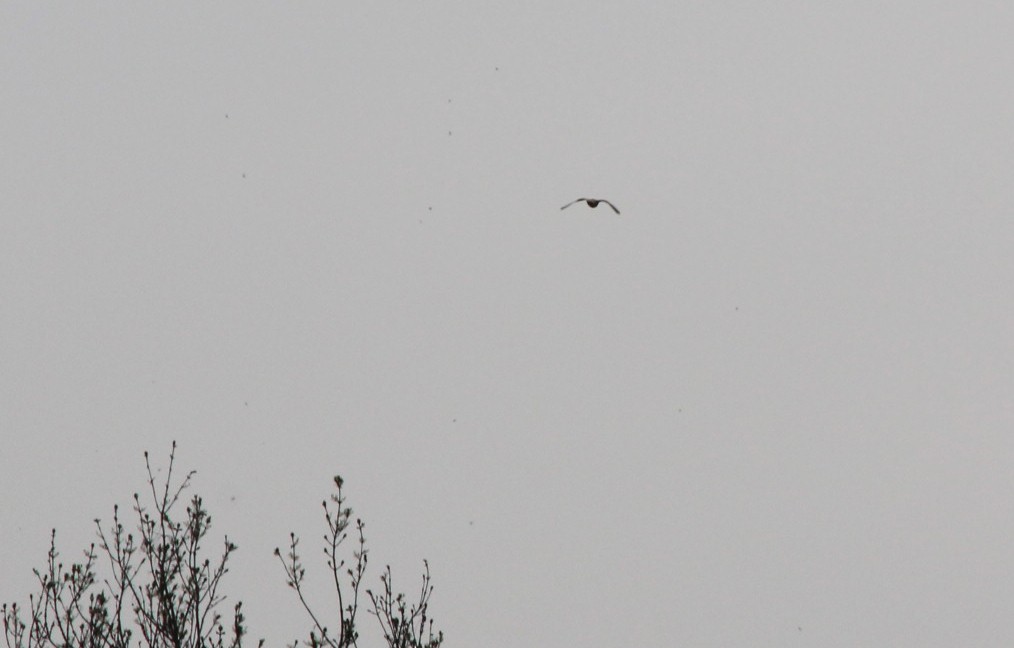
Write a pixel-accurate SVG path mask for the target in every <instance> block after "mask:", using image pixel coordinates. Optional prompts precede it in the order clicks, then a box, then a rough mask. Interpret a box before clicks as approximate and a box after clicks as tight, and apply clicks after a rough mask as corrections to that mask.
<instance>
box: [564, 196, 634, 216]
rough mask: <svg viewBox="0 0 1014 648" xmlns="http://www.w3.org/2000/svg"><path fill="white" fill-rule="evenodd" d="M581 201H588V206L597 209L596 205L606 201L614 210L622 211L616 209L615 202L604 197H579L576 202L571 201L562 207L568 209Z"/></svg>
mask: <svg viewBox="0 0 1014 648" xmlns="http://www.w3.org/2000/svg"><path fill="white" fill-rule="evenodd" d="M581 201H584V202H585V203H587V204H588V206H589V207H591V208H592V209H595V208H596V207H598V206H599V203H605V204H607V205H609V206H610V207H612V209H613V211H614V212H616V213H617V214H619V213H620V210H619V209H616V205H614V204H613V203H611V202H609V201H608V200H606V199H604V198H578V199H577V200H575V201H574V202H569V203H567V204H566V205H564V206H563V207H560V209H567V208H568V207H570V206H571V205H573V204H574V203H579V202H581Z"/></svg>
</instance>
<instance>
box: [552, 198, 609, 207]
mask: <svg viewBox="0 0 1014 648" xmlns="http://www.w3.org/2000/svg"><path fill="white" fill-rule="evenodd" d="M582 200H584V198H578V199H577V200H574V201H571V202H569V203H567V204H566V205H564V206H563V207H560V209H567V208H568V207H570V206H571V205H573V204H574V203H579V202H581V201H582ZM614 209H615V207H614Z"/></svg>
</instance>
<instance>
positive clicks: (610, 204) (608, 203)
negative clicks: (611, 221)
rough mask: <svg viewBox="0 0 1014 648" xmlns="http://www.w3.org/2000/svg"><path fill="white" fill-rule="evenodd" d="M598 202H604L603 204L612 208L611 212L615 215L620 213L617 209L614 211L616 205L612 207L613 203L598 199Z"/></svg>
mask: <svg viewBox="0 0 1014 648" xmlns="http://www.w3.org/2000/svg"><path fill="white" fill-rule="evenodd" d="M599 202H604V203H605V204H607V205H609V206H610V207H612V208H613V211H614V212H616V213H617V214H619V213H620V210H619V209H616V205H614V204H613V203H611V202H609V201H608V200H604V199H601V198H600V199H599Z"/></svg>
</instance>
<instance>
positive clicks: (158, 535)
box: [2, 442, 263, 648]
mask: <svg viewBox="0 0 1014 648" xmlns="http://www.w3.org/2000/svg"><path fill="white" fill-rule="evenodd" d="M175 459H176V443H175V442H174V443H173V445H172V451H171V452H170V455H169V469H168V472H167V474H166V479H165V483H164V484H162V485H157V484H156V480H155V476H154V474H153V473H152V470H151V464H150V462H149V460H148V453H147V452H146V453H144V462H145V467H146V468H147V471H148V486H149V489H150V492H151V504H150V505H149V506H150V507H151V508H150V509H149V508H148V506H145V505H143V504H142V503H141V497H140V496H139V495H138V494H136V493H135V494H134V507H133V509H134V513H135V515H136V516H137V532H136V533H137V535H136V536H135V535H134V533H130V532H128V531H126V530H125V529H124V526H123V523H122V522H121V521H120V511H119V507H114V508H113V523H112V525H111V526H110V528H109V529H107V530H103V527H102V523H101V521H100V520H98V519H96V520H95V526H96V529H97V531H98V539H99V542H98V547H97V548H96V544H95V543H92V545H91V546H90V547H89V548H88V550H87V551H85V552H84V560H83V561H82V562H79V563H74V564H73V565H71V566H70V567H69V568H66V567H65V566H64V564H63V563H62V562H61V561H60V559H59V556H60V554H59V552H58V551H57V549H56V531H55V530H54V531H53V533H52V535H51V536H50V545H49V554H48V557H47V564H46V568H45V569H44V570H42V571H40V570H38V569H36V570H34V573H35V576H36V578H37V580H38V584H39V590H38V592H37V593H35V594H33V595H31V596H30V597H29V605H28V608H27V609H22V608H21V607H20V606H18V605H17V604H16V603H12V604H10V605H8V604H4V605H3V607H2V613H3V627H4V638H5V640H6V643H7V648H50V647H52V648H130V647H131V644H132V640H133V639H134V638H135V637H136V638H137V640H136V644H137V645H138V646H142V647H147V648H242V644H243V638H244V636H245V635H246V628H245V626H244V617H243V612H242V603H237V604H236V605H235V607H234V608H233V616H232V622H231V624H230V627H229V628H226V627H225V624H224V623H223V619H222V615H221V614H220V612H219V608H220V605H221V603H222V602H223V601H224V600H225V596H224V595H222V594H220V592H219V586H220V584H221V581H222V578H223V576H225V574H226V573H227V572H228V569H227V567H226V565H227V563H228V560H229V556H230V555H232V552H234V551H235V550H236V545H235V544H233V543H232V542H230V541H229V539H228V537H226V538H225V541H224V543H225V546H224V548H223V551H222V553H221V555H220V556H219V557H218V558H216V559H215V560H214V561H212V560H211V559H210V558H207V557H205V555H204V551H203V548H202V543H203V541H204V539H205V537H206V536H207V534H208V531H209V530H210V529H211V516H210V515H209V514H208V512H207V510H205V508H204V506H203V502H202V500H201V498H200V497H199V496H198V495H194V496H193V498H191V499H190V501H189V504H188V505H187V506H186V511H185V514H184V515H183V516H182V519H179V518H177V517H176V514H177V511H178V508H179V505H180V498H181V496H182V495H183V492H184V491H185V490H186V489H187V488H189V486H190V480H191V478H192V477H193V475H194V473H193V472H190V473H188V474H187V475H186V476H185V477H184V478H183V479H182V481H181V482H180V483H179V484H178V485H174V484H173V470H174V467H175ZM100 560H103V561H105V562H107V563H108V567H109V572H110V573H109V575H108V577H107V578H104V579H103V580H102V581H101V582H99V580H98V575H97V573H96V568H97V563H98V562H99V561H100ZM261 644H263V642H261Z"/></svg>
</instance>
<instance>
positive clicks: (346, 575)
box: [275, 476, 444, 648]
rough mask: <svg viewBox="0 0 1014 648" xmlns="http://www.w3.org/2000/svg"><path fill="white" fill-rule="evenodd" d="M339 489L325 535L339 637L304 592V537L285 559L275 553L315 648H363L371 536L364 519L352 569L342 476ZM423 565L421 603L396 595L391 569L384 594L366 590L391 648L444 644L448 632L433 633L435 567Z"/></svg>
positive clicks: (328, 507) (327, 503) (327, 510)
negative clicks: (345, 547)
mask: <svg viewBox="0 0 1014 648" xmlns="http://www.w3.org/2000/svg"><path fill="white" fill-rule="evenodd" d="M334 485H335V491H336V492H335V493H332V494H331V497H330V500H324V502H323V506H324V518H325V519H326V521H327V527H328V532H327V533H326V534H324V555H325V557H326V563H327V567H328V570H329V571H330V574H331V578H332V580H333V582H334V588H335V592H336V596H337V602H338V606H337V607H338V610H337V611H338V619H337V621H338V628H339V629H338V633H337V636H336V635H335V634H334V633H332V632H331V631H330V630H329V629H328V627H327V626H326V625H324V624H323V623H321V621H320V619H321V617H320V616H319V615H318V614H317V613H316V612H314V610H313V608H312V607H311V606H310V604H309V602H308V601H307V599H306V593H305V591H304V588H303V584H304V578H305V576H306V569H305V568H304V567H303V564H302V562H301V560H300V557H299V552H298V550H297V547H298V545H299V537H298V536H296V534H295V533H290V534H289V551H288V553H286V554H285V556H283V555H282V551H281V549H278V548H276V549H275V555H276V556H278V559H279V560H280V561H281V563H282V568H283V569H284V570H285V577H286V583H287V584H288V585H289V587H291V588H292V589H293V590H295V592H296V595H297V596H298V597H299V602H300V604H301V605H302V607H303V609H304V610H305V611H306V614H307V616H308V617H309V619H310V623H311V625H312V627H311V629H310V631H309V638H308V639H306V640H304V642H303V643H304V644H305V645H306V646H308V647H309V648H351V647H357V646H358V640H359V631H358V628H357V626H356V614H357V613H358V611H359V592H360V587H361V585H362V582H363V575H364V574H365V572H366V563H367V549H366V538H365V536H364V535H363V528H364V526H365V525H364V524H363V521H362V520H361V519H358V518H357V519H356V524H355V532H356V540H355V541H356V548H355V549H353V550H352V560H353V562H352V563H350V564H349V565H348V566H346V562H345V559H344V558H341V557H340V556H339V547H340V546H341V545H342V543H343V542H344V541H345V540H346V539H348V528H349V526H350V524H351V520H352V509H351V508H350V507H349V506H347V505H346V502H345V496H344V494H343V493H342V487H343V486H344V480H343V479H342V478H341V476H335V478H334ZM423 565H424V566H425V571H424V573H423V582H422V590H421V592H420V595H419V600H418V601H417V602H416V603H413V604H410V603H409V602H408V599H407V598H406V596H405V595H404V594H401V593H395V591H394V589H393V582H392V577H391V567H390V566H389V565H388V566H387V567H386V568H385V570H384V573H383V574H381V576H380V581H381V584H382V585H383V592H382V593H381V594H374V593H373V592H372V591H371V590H366V595H367V597H368V598H369V600H370V604H371V609H370V613H371V614H373V615H374V616H375V617H376V618H377V620H378V622H379V623H380V628H381V631H382V632H383V635H384V640H385V641H386V642H387V645H388V646H389V648H439V647H440V645H441V644H442V643H443V640H444V633H443V632H437V633H436V634H434V633H433V620H432V619H430V618H429V616H428V609H429V599H430V595H431V594H432V593H433V586H432V585H431V584H430V568H429V563H427V562H426V561H423ZM298 646H299V642H298V641H296V642H293V644H292V648H298Z"/></svg>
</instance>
